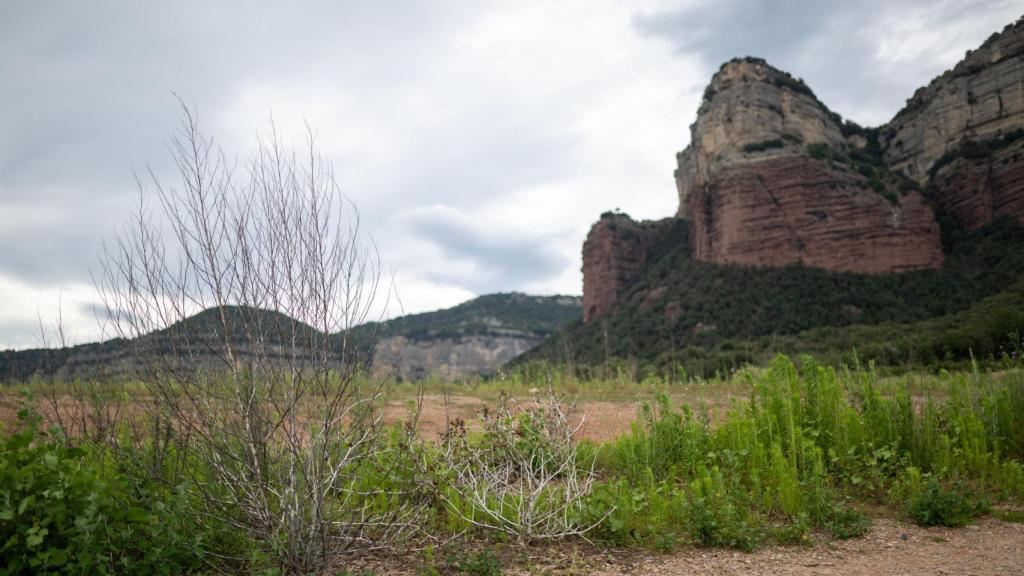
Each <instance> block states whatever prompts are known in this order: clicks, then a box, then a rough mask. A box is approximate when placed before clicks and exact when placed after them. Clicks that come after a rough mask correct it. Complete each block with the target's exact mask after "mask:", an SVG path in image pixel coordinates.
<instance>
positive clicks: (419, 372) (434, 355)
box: [373, 334, 544, 380]
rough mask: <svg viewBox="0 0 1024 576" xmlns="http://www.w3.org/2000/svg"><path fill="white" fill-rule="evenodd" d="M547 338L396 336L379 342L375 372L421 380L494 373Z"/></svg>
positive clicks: (527, 335)
mask: <svg viewBox="0 0 1024 576" xmlns="http://www.w3.org/2000/svg"><path fill="white" fill-rule="evenodd" d="M543 339H544V338H543V336H537V335H530V334H521V335H518V336H513V335H506V336H495V335H476V336H460V337H454V338H436V339H431V340H413V339H409V338H407V337H405V336H394V337H390V338H385V339H383V340H381V341H380V342H378V343H377V347H376V351H375V352H374V360H373V372H374V374H375V375H376V376H377V377H381V378H386V377H392V376H397V377H399V378H401V379H402V380H419V379H421V378H425V377H427V376H438V377H441V378H444V379H446V380H462V379H464V378H467V377H471V376H483V375H487V374H491V373H493V372H494V371H495V370H496V369H497V368H498V367H499V366H501V365H502V364H504V363H506V362H508V361H509V360H512V359H513V358H515V357H516V356H518V355H520V354H522V353H523V352H525V351H527V350H529V349H530V348H533V347H534V346H536V345H537V344H538V343H539V342H540V341H541V340H543Z"/></svg>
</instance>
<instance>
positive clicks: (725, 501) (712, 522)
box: [686, 467, 762, 551]
mask: <svg viewBox="0 0 1024 576" xmlns="http://www.w3.org/2000/svg"><path fill="white" fill-rule="evenodd" d="M736 492H737V491H735V490H730V489H729V488H727V487H726V484H725V479H724V478H723V477H722V473H721V472H720V471H719V469H718V468H717V467H716V468H712V469H711V470H706V471H704V473H703V474H701V475H700V476H699V477H698V478H697V479H696V480H694V481H693V482H692V483H691V484H690V491H689V493H688V499H687V505H686V512H687V520H688V523H689V529H690V536H691V537H692V538H693V540H694V542H695V543H697V544H699V545H700V546H707V547H723V548H736V549H738V550H747V551H749V550H753V549H755V548H757V545H758V543H760V541H761V538H762V531H761V529H760V527H759V526H758V524H757V521H756V518H754V517H753V516H752V515H751V514H750V513H749V512H748V511H747V509H746V508H745V507H744V506H742V504H741V503H740V502H738V501H737V499H736V497H735V494H736Z"/></svg>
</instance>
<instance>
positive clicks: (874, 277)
mask: <svg viewBox="0 0 1024 576" xmlns="http://www.w3.org/2000/svg"><path fill="white" fill-rule="evenodd" d="M675 177H676V188H677V190H676V191H677V194H678V199H679V208H678V211H677V213H676V214H675V215H674V216H672V217H668V218H665V219H663V220H659V221H644V222H637V221H634V220H632V219H631V218H629V217H628V216H627V215H625V214H619V213H611V212H609V213H605V214H603V215H602V216H601V218H600V220H599V221H598V222H597V223H596V224H594V226H593V227H592V228H591V230H590V233H589V234H588V236H587V238H586V241H585V242H584V245H583V322H580V323H576V324H573V325H570V326H568V327H567V328H565V329H564V330H562V331H560V333H559V334H558V335H557V336H556V337H555V338H552V339H551V340H549V341H548V342H545V343H544V344H542V345H541V346H539V347H538V348H536V349H534V350H533V351H531V352H530V353H528V354H526V355H524V356H523V357H522V358H521V359H522V360H523V361H526V360H529V359H548V360H572V361H574V362H576V363H583V364H595V363H602V362H607V361H612V360H615V359H631V360H635V361H638V362H641V363H647V364H653V365H656V366H664V365H668V364H672V363H674V362H677V361H681V359H686V358H689V359H691V360H692V359H698V360H700V361H701V362H704V361H708V362H706V363H705V364H715V363H716V362H712V361H711V360H712V359H721V358H725V359H728V360H729V361H732V360H737V355H736V354H735V353H734V352H735V351H736V350H739V349H743V350H746V351H747V353H748V355H749V354H752V353H753V352H751V351H753V350H766V349H767V348H769V347H770V346H771V345H770V344H768V343H770V342H775V343H790V344H792V343H796V342H804V343H809V342H810V341H808V340H801V339H800V338H799V335H800V334H813V333H814V332H813V331H814V330H816V329H818V328H821V327H849V326H878V325H882V324H886V325H887V326H890V327H891V326H893V325H899V326H903V327H904V329H905V331H906V332H907V333H908V334H919V333H920V332H919V331H923V330H924V329H925V327H928V326H931V327H934V326H947V325H948V324H945V323H943V322H940V321H938V320H937V319H939V318H947V319H949V318H956V319H960V320H961V321H964V322H969V323H972V326H973V327H974V328H977V330H974V331H970V330H968V331H963V332H962V333H961V334H962V335H963V337H964V340H963V341H961V342H959V343H957V342H952V341H948V342H945V344H943V345H942V346H935V347H932V348H931V349H929V350H930V351H929V352H928V353H927V355H931V356H936V355H938V356H940V357H945V356H950V357H958V356H962V355H965V354H967V353H968V349H971V350H974V351H975V352H984V353H992V354H995V353H998V351H999V349H1000V347H1001V346H1003V345H1004V344H1005V341H1006V339H1007V335H1008V334H1009V333H1010V332H1013V330H1015V329H1020V331H1022V332H1024V325H1021V323H1022V322H1024V320H1020V318H1021V317H1020V316H1019V315H1018V314H1019V313H1020V312H1021V307H1020V306H1010V308H1007V309H1006V310H1005V314H993V313H992V310H993V307H994V306H997V305H1008V306H1009V304H1008V303H1012V302H1014V301H1015V300H1014V298H1012V297H1005V298H997V297H996V296H997V295H999V294H1000V293H1004V292H1005V293H1007V294H1010V292H1009V291H1010V290H1013V289H1015V288H1013V287H1015V286H1018V284H1017V282H1018V279H1019V278H1020V277H1021V275H1022V273H1024V227H1022V224H1024V19H1021V20H1019V21H1017V22H1016V23H1014V24H1012V25H1010V26H1007V27H1006V28H1005V29H1004V30H1003V31H1002V32H1001V33H999V34H993V35H992V36H991V37H990V38H989V39H988V40H986V41H985V43H984V44H983V45H982V46H981V47H980V48H979V49H977V50H975V51H972V52H969V53H968V54H967V56H966V57H965V59H964V60H963V61H962V62H960V63H959V64H957V65H956V66H955V67H954V68H953V69H952V70H950V71H947V72H946V73H944V74H942V75H941V76H939V77H938V78H936V79H935V80H933V81H932V82H931V83H930V84H929V85H928V86H926V87H924V88H922V89H920V90H918V91H917V92H916V93H915V94H914V96H913V97H912V98H910V99H909V100H908V101H907V104H906V106H905V107H904V109H903V110H901V111H900V112H899V113H898V114H897V115H896V116H895V117H894V118H893V120H892V121H890V122H889V123H887V124H885V125H883V126H879V127H877V128H863V127H861V126H858V125H857V124H855V123H853V122H850V121H843V119H842V118H841V117H840V116H839V115H838V114H836V113H834V112H832V111H831V110H829V109H828V107H827V106H826V105H825V104H824V103H822V102H821V101H820V100H819V99H818V98H817V97H816V96H815V94H814V92H813V91H812V90H811V89H810V88H809V87H808V86H807V85H806V84H805V83H804V82H803V81H802V80H800V79H798V78H794V77H793V76H792V75H790V74H788V73H786V72H783V71H781V70H778V69H776V68H773V67H772V66H770V65H769V64H768V63H767V62H765V61H764V60H762V59H758V58H737V59H734V60H732V61H729V62H727V63H725V64H723V65H722V67H721V68H720V69H719V70H718V72H717V73H716V74H715V75H714V76H713V78H712V79H711V82H710V84H709V86H708V88H707V90H706V91H705V93H704V98H703V101H702V103H701V106H700V108H699V110H698V114H697V120H696V122H694V124H693V125H692V126H691V127H690V144H689V145H688V146H687V147H686V149H684V150H683V151H682V152H679V153H678V154H677V155H676V171H675ZM1012 294H1016V295H1019V294H1020V291H1019V290H1018V291H1017V292H1013V293H1012ZM983 301H984V303H985V306H984V313H980V312H979V313H972V312H971V311H972V310H975V309H976V307H978V306H981V305H982V303H983ZM992 302H996V303H997V304H992ZM983 325H984V326H983ZM1000 331H1001V332H1002V336H1001V340H1000V338H997V337H990V336H991V333H994V332H1000ZM852 332H853V333H856V334H860V335H862V336H864V337H865V338H867V337H868V335H869V334H874V335H876V336H877V335H878V334H881V332H871V331H870V330H862V329H860V328H858V329H857V330H852ZM826 333H827V334H828V335H829V337H830V338H831V337H834V336H835V333H834V332H817V334H819V335H821V334H826ZM885 334H888V335H892V334H893V331H892V330H891V329H890V330H889V331H888V332H885ZM979 334H984V335H985V336H984V338H982V337H980V336H979ZM782 336H787V338H781V337H782ZM839 340H840V339H836V338H833V339H832V340H831V341H832V342H839ZM968 340H970V343H972V345H971V346H964V345H962V344H964V343H965V342H967V341H968ZM861 343H862V344H870V342H868V341H864V342H861ZM848 344H852V343H851V342H850V341H843V342H842V344H841V345H843V346H846V345H848ZM947 344H948V345H947ZM779 345H780V346H781V344H779ZM796 351H797V352H798V351H799V350H796ZM904 351H905V350H904ZM908 355H909V356H913V355H914V354H908ZM908 355H903V356H902V357H900V354H896V353H893V354H888V353H882V352H881V351H879V353H878V355H877V356H878V357H879V358H883V357H884V359H885V360H887V361H905V360H906V359H907V356H908ZM918 358H919V359H920V355H918Z"/></svg>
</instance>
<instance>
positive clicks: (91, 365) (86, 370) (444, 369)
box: [0, 293, 581, 382]
mask: <svg viewBox="0 0 1024 576" xmlns="http://www.w3.org/2000/svg"><path fill="white" fill-rule="evenodd" d="M580 302H581V300H580V298H579V297H575V296H529V295H526V294H520V293H508V294H489V295H485V296H480V297H478V298H475V299H473V300H470V301H468V302H464V303H462V304H460V305H458V306H455V307H453V308H448V309H444V310H438V311H434V312H425V313H420V314H411V315H407V316H402V317H399V318H394V319H391V320H388V321H386V322H380V323H376V322H372V323H368V324H365V325H362V326H359V327H357V328H355V329H353V330H352V333H351V334H350V338H351V341H350V345H353V344H354V345H355V346H357V347H359V348H360V349H362V350H364V351H365V352H367V354H366V356H367V357H368V358H369V359H371V361H372V363H373V368H374V371H375V372H376V373H378V374H379V375H382V376H383V375H387V376H390V375H397V376H399V377H402V378H412V379H415V378H421V377H424V376H428V375H430V374H434V373H438V374H440V375H443V376H446V377H453V378H462V377H467V376H472V375H480V374H487V373H490V372H491V371H493V370H494V369H496V368H497V367H498V366H499V365H501V364H503V363H504V362H507V361H508V360H511V359H512V358H513V357H514V356H515V355H517V354H519V353H521V352H523V351H525V350H527V349H529V348H530V347H532V346H534V345H535V344H537V343H538V342H540V341H541V340H543V339H544V338H545V337H546V336H548V335H550V334H552V333H553V332H554V331H555V330H557V329H558V328H559V327H561V326H563V325H564V324H567V323H569V322H572V321H574V320H577V319H578V318H579V317H580V309H581V308H580ZM225 310H226V313H227V314H228V315H229V316H236V317H238V318H239V320H241V319H242V317H243V315H244V319H245V322H244V324H246V325H248V326H256V327H257V329H258V331H259V332H260V334H261V338H262V339H263V340H264V344H265V345H274V344H284V343H287V342H288V341H290V340H291V338H292V336H297V337H299V338H300V339H305V341H309V342H315V341H316V340H317V339H319V338H322V337H323V335H322V334H320V333H318V332H317V331H316V330H315V329H314V328H312V327H311V326H309V325H307V324H304V323H302V322H299V321H296V320H294V319H292V318H290V317H288V316H286V315H284V314H281V313H279V312H274V311H269V310H258V309H254V308H244V307H238V306H229V307H227V308H226V309H225ZM214 314H219V310H218V309H208V310H204V311H202V312H199V313H198V314H196V315H194V316H191V317H189V318H188V319H187V320H185V321H182V322H179V323H177V324H175V325H173V326H171V327H169V328H168V329H166V330H162V331H159V332H155V333H152V334H149V335H147V336H144V337H143V338H146V339H148V340H151V341H152V342H153V343H158V342H159V341H160V340H161V339H168V338H173V337H174V334H175V333H176V332H181V331H188V332H190V333H193V334H202V335H203V336H204V338H205V339H206V340H208V341H213V342H216V341H220V340H222V339H223V337H224V335H223V334H219V333H216V330H217V327H218V326H219V322H217V321H215V320H214V317H213V315H214ZM229 323H231V322H229ZM231 324H232V325H236V324H238V325H241V324H243V323H242V322H238V323H231ZM341 337H342V335H341V334H333V335H330V336H329V338H330V339H331V340H332V341H334V342H332V345H333V347H334V348H338V347H339V346H340V342H337V341H336V340H337V339H340V338H341ZM246 339H247V337H246V335H245V334H243V333H242V332H241V331H239V332H238V333H235V334H231V335H230V340H231V341H232V342H237V343H239V344H242V345H245V344H247V342H246ZM132 344H133V343H130V342H127V341H124V340H121V339H114V340H108V341H105V342H98V343H89V344H81V345H78V346H73V347H70V348H67V349H63V350H62V349H43V348H41V349H33V350H20V351H14V350H6V351H0V381H8V382H10V381H24V380H28V379H30V378H32V377H33V376H40V377H50V376H59V377H68V378H74V377H86V378H87V377H90V376H94V375H97V374H113V375H123V374H125V373H127V372H129V371H130V369H131V366H132V359H131V354H132V352H131V350H132V348H133V346H132ZM242 350H243V354H244V346H243V349H242ZM424 350H427V351H430V354H424V353H423V351H424Z"/></svg>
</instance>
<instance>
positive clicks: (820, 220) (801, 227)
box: [688, 156, 943, 273]
mask: <svg viewBox="0 0 1024 576" xmlns="http://www.w3.org/2000/svg"><path fill="white" fill-rule="evenodd" d="M688 202H689V206H688V211H689V214H690V220H691V228H690V234H691V238H690V240H691V243H692V245H693V247H694V248H693V249H694V256H695V257H696V258H697V259H699V260H704V261H710V262H715V263H720V264H745V265H753V266H782V265H786V264H795V263H803V264H805V265H807V266H815V267H820V268H825V269H828V270H836V271H846V272H861V273H881V272H899V271H905V270H914V269H918V268H934V267H938V266H941V265H942V260H943V255H942V249H941V245H940V242H939V229H938V225H937V224H936V222H935V218H934V215H933V214H932V211H931V209H930V208H929V207H928V206H927V205H926V204H925V202H924V200H923V198H922V197H921V195H920V194H918V193H917V192H912V193H910V194H908V195H905V196H903V197H902V198H901V199H900V201H899V203H898V204H893V203H891V202H890V201H889V200H887V199H885V198H883V197H882V196H880V195H878V194H876V193H875V192H874V191H872V190H871V189H870V188H867V187H866V185H865V183H864V181H863V178H861V177H860V176H859V175H857V174H855V173H852V172H849V171H846V170H844V169H841V168H838V167H837V168H833V167H830V166H829V165H828V163H826V162H824V161H821V160H815V159H813V158H808V157H801V156H792V157H784V158H775V159H768V160H764V161H762V162H757V163H751V164H746V165H741V166H736V167H732V168H726V169H724V170H721V171H720V172H719V173H718V174H716V175H714V176H713V177H712V179H711V180H710V181H709V183H708V185H707V187H706V188H705V189H704V190H703V191H702V193H695V194H691V195H690V197H689V199H688Z"/></svg>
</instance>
